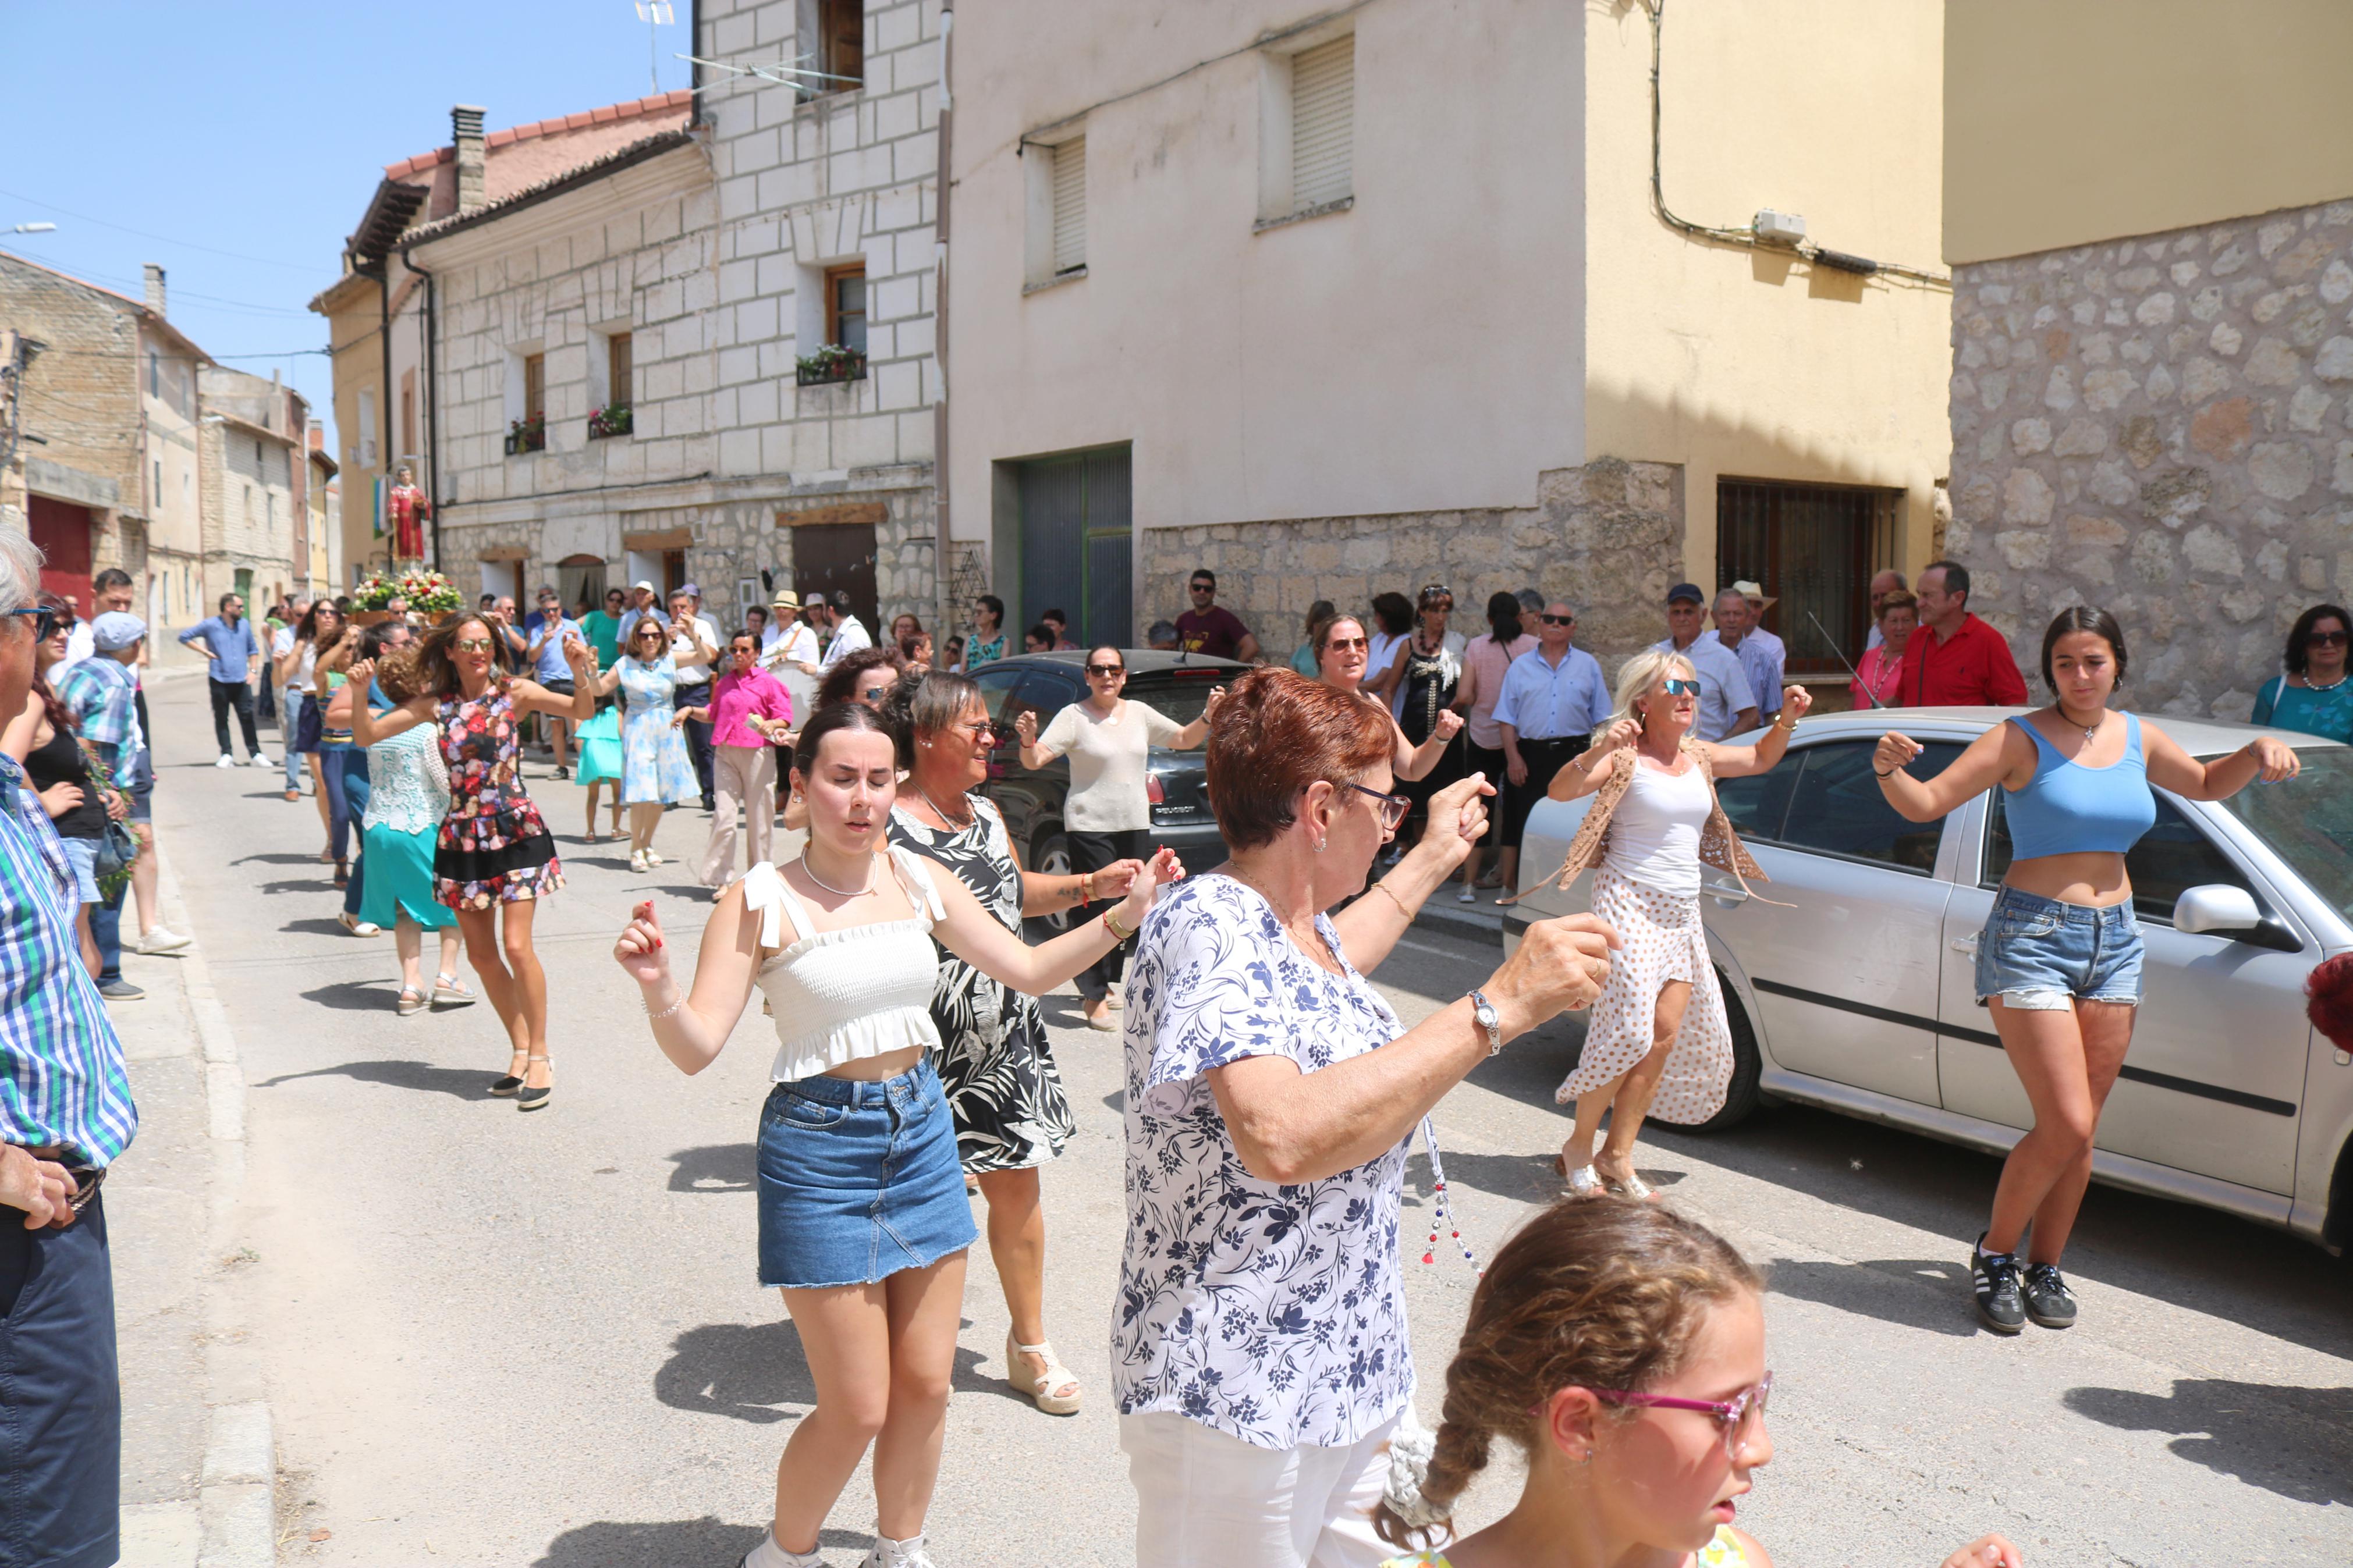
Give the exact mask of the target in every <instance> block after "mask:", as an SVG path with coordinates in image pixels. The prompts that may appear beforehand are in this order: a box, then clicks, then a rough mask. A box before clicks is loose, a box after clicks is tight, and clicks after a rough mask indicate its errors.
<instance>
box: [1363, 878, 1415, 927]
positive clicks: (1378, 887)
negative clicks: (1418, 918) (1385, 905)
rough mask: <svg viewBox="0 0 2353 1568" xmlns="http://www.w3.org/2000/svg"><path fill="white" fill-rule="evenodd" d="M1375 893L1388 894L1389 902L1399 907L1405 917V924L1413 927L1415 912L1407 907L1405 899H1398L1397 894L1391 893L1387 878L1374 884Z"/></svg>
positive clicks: (1399, 911) (1400, 912)
mask: <svg viewBox="0 0 2353 1568" xmlns="http://www.w3.org/2000/svg"><path fill="white" fill-rule="evenodd" d="M1373 891H1375V892H1376V893H1388V896H1389V902H1391V903H1393V904H1395V905H1396V906H1397V907H1398V913H1399V914H1401V915H1403V916H1404V917H1405V923H1406V924H1408V925H1411V924H1412V923H1413V911H1412V910H1409V909H1407V908H1406V907H1405V900H1403V899H1400V898H1398V896H1397V895H1396V894H1395V893H1389V885H1388V879H1386V878H1384V879H1382V880H1380V881H1377V882H1375V883H1374V884H1373Z"/></svg>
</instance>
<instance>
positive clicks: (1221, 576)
mask: <svg viewBox="0 0 2353 1568" xmlns="http://www.w3.org/2000/svg"><path fill="white" fill-rule="evenodd" d="M1683 527H1684V523H1683V469H1682V468H1681V467H1680V466H1678V465H1674V464H1667V463H1630V462H1627V461H1625V460H1624V459H1622V458H1597V459H1595V460H1594V461H1592V462H1590V463H1588V464H1586V465H1585V466H1583V467H1582V468H1555V469H1550V470H1547V471H1546V472H1545V473H1544V474H1541V475H1539V476H1538V478H1537V485H1536V504H1535V506H1533V507H1528V508H1506V509H1495V510H1477V511H1438V512H1399V513H1391V514H1388V515H1382V516H1372V517H1325V518H1312V519H1308V520H1306V521H1290V522H1244V523H1220V524H1218V525H1216V526H1214V527H1206V528H1160V529H1146V530H1145V531H1143V532H1142V533H1141V534H1139V535H1138V537H1137V541H1136V543H1137V547H1138V549H1139V550H1141V552H1143V559H1144V571H1143V583H1142V594H1141V597H1140V600H1139V602H1138V604H1137V605H1136V622H1137V626H1138V629H1139V631H1141V630H1142V629H1143V628H1145V627H1148V626H1150V625H1151V624H1152V623H1153V622H1154V621H1156V620H1163V619H1166V620H1174V619H1175V618H1176V615H1177V613H1178V612H1179V611H1181V610H1184V609H1186V608H1187V607H1188V604H1189V601H1188V600H1187V598H1186V596H1185V584H1186V582H1187V579H1188V578H1189V576H1190V575H1191V574H1192V573H1193V572H1194V571H1195V570H1196V569H1197V568H1199V567H1203V566H1206V567H1208V569H1209V570H1211V571H1212V572H1215V573H1216V574H1218V603H1219V604H1220V605H1225V606H1226V607H1227V608H1228V609H1230V610H1232V611H1233V612H1234V613H1235V614H1236V615H1238V616H1240V617H1241V618H1242V619H1243V620H1244V621H1245V622H1247V623H1248V624H1249V626H1250V629H1251V630H1252V631H1253V632H1256V633H1257V634H1258V639H1259V643H1260V646H1261V647H1263V648H1264V649H1265V651H1266V653H1267V655H1268V657H1270V658H1288V657H1290V654H1291V651H1292V650H1293V648H1295V647H1298V645H1299V644H1300V643H1302V642H1303V641H1305V640H1306V631H1305V626H1304V625H1303V621H1304V618H1305V616H1306V614H1307V609H1308V606H1309V605H1312V604H1314V602H1315V601H1316V600H1317V599H1329V600H1331V601H1332V602H1333V603H1334V604H1335V605H1338V606H1339V607H1340V608H1341V609H1342V610H1343V611H1345V612H1349V613H1353V614H1357V615H1367V614H1369V613H1370V611H1369V606H1370V605H1371V603H1372V598H1373V595H1376V594H1379V593H1384V592H1387V591H1388V590H1391V589H1394V590H1396V591H1397V592H1398V593H1400V594H1403V595H1406V596H1407V597H1408V598H1411V597H1412V596H1413V595H1415V593H1417V592H1418V591H1419V589H1420V588H1421V586H1422V585H1423V584H1426V583H1443V584H1446V585H1447V586H1448V587H1450V588H1451V589H1452V590H1453V591H1454V620H1453V623H1452V625H1453V627H1454V629H1456V630H1459V631H1461V633H1462V634H1463V635H1464V636H1466V637H1472V636H1476V635H1477V634H1478V633H1480V632H1482V631H1483V630H1485V629H1486V620H1485V614H1484V612H1485V607H1486V602H1487V595H1490V594H1493V593H1495V592H1497V591H1499V590H1500V591H1502V592H1505V593H1517V592H1518V591H1519V590H1520V589H1522V588H1527V587H1533V588H1535V589H1537V590H1538V591H1539V592H1541V593H1542V594H1543V595H1545V597H1546V598H1547V599H1561V600H1566V601H1567V603H1568V604H1569V605H1572V606H1574V607H1575V608H1576V610H1577V646H1579V647H1583V648H1585V649H1586V650H1587V651H1588V652H1589V653H1592V654H1593V655H1595V656H1596V657H1597V658H1600V659H1601V661H1602V663H1603V666H1604V668H1607V669H1609V671H1610V672H1611V673H1612V674H1613V675H1614V674H1615V672H1616V668H1617V665H1618V662H1619V661H1620V659H1622V658H1625V657H1626V656H1627V655H1629V654H1631V653H1634V652H1636V651H1637V650H1639V649H1641V648H1643V647H1649V646H1650V645H1651V643H1653V642H1656V641H1657V640H1658V639H1659V638H1660V637H1662V636H1664V635H1665V631H1666V624H1665V617H1664V613H1663V612H1662V609H1661V608H1660V606H1661V605H1662V604H1664V602H1665V600H1666V596H1667V590H1668V588H1670V587H1672V585H1673V584H1674V583H1675V581H1676V579H1677V578H1678V577H1680V576H1681V575H1682V560H1683Z"/></svg>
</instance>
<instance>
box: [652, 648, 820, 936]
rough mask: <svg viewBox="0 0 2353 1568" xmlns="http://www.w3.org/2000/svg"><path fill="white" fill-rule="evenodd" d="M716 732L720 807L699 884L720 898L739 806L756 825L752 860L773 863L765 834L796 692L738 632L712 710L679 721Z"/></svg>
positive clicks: (730, 872) (730, 867) (685, 713)
mask: <svg viewBox="0 0 2353 1568" xmlns="http://www.w3.org/2000/svg"><path fill="white" fill-rule="evenodd" d="M689 719H699V720H702V721H704V722H705V723H708V724H709V725H710V726H711V748H712V749H711V776H712V785H713V791H712V793H713V796H714V798H715V799H716V800H717V801H718V803H719V805H718V809H717V810H716V811H714V812H712V816H711V846H710V847H709V848H707V849H705V850H704V851H703V852H702V882H703V885H704V886H705V887H707V888H709V889H712V894H711V896H712V898H713V899H717V898H718V897H719V896H720V895H721V894H723V893H724V892H725V891H726V890H727V884H728V883H730V882H732V881H733V880H734V879H735V808H736V805H738V803H741V805H743V808H744V815H745V816H747V817H749V818H750V821H751V839H752V859H751V864H753V865H754V866H756V865H758V864H759V863H760V862H761V861H763V860H765V859H766V858H768V830H769V826H770V824H771V823H773V822H774V821H775V818H776V746H777V745H779V744H781V743H782V742H785V741H786V740H787V739H788V738H789V737H788V735H787V733H786V731H788V730H790V728H791V727H792V722H793V698H792V693H791V692H789V691H787V690H786V689H785V683H784V682H783V681H781V680H778V679H776V677H775V676H773V675H771V674H769V673H768V672H767V671H766V670H765V669H763V668H760V639H759V638H758V637H754V636H753V635H752V634H751V633H750V632H737V633H736V634H735V635H734V637H732V638H730V639H729V640H728V644H727V668H725V670H723V672H722V673H721V675H720V677H719V679H718V680H717V681H716V682H714V683H713V684H712V688H711V706H709V707H708V708H681V709H680V710H678V717H677V719H676V720H675V721H674V722H677V723H681V724H682V723H684V722H685V721H687V720H689Z"/></svg>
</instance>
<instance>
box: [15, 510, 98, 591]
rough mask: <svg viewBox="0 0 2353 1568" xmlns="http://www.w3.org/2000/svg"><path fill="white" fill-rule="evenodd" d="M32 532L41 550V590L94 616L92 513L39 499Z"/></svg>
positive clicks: (29, 523) (30, 528)
mask: <svg viewBox="0 0 2353 1568" xmlns="http://www.w3.org/2000/svg"><path fill="white" fill-rule="evenodd" d="M29 499H30V500H31V501H32V506H31V508H30V511H31V516H30V518H29V519H28V520H27V521H28V530H27V531H29V532H30V533H31V534H32V536H33V542H34V543H35V544H37V545H38V546H40V549H41V556H42V560H41V590H42V592H44V593H48V594H55V595H58V597H59V598H65V599H71V600H73V601H74V602H75V603H76V604H78V605H80V606H81V610H82V613H83V614H84V615H88V614H90V604H91V599H90V509H89V508H88V507H84V506H75V505H72V504H71V503H70V502H67V501H61V500H51V499H50V498H49V497H47V496H41V495H37V496H33V497H31V498H29Z"/></svg>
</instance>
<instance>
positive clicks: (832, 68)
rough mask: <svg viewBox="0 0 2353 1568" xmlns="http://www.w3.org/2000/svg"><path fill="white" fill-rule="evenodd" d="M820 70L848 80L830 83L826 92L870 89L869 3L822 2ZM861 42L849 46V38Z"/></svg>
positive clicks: (856, 0) (819, 10) (862, 0)
mask: <svg viewBox="0 0 2353 1568" xmlns="http://www.w3.org/2000/svg"><path fill="white" fill-rule="evenodd" d="M817 14H818V48H817V55H818V69H819V70H821V71H823V72H825V73H826V74H827V75H828V76H829V77H834V76H838V77H848V78H849V80H848V81H828V82H826V83H825V84H823V86H822V88H821V89H819V90H820V91H823V92H857V91H860V89H863V88H864V87H865V86H866V0H818V7H817ZM852 35H854V36H855V37H856V39H857V42H856V43H855V44H852V45H849V47H844V45H845V43H846V41H847V39H848V37H850V36H852Z"/></svg>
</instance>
